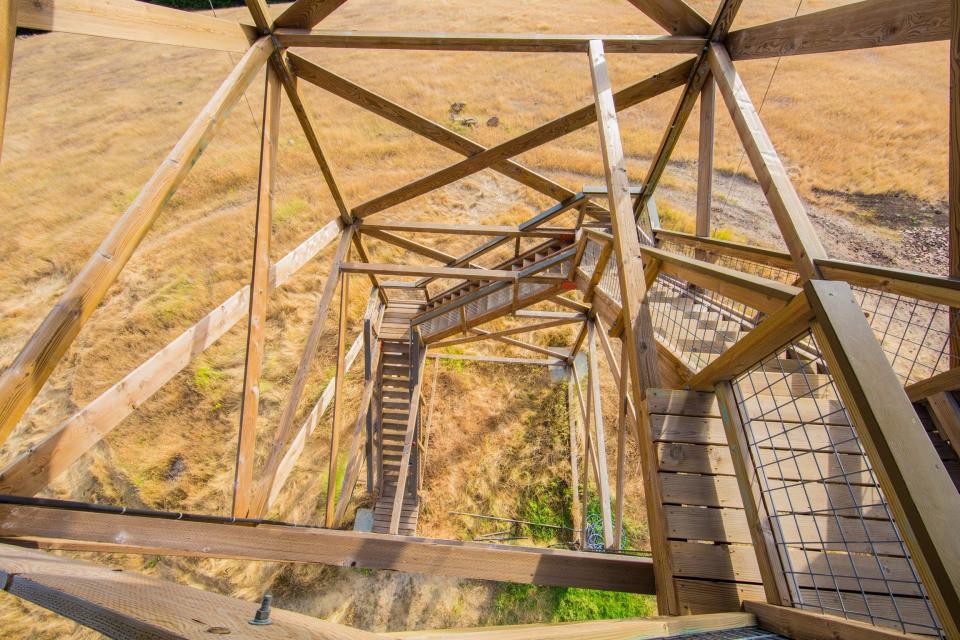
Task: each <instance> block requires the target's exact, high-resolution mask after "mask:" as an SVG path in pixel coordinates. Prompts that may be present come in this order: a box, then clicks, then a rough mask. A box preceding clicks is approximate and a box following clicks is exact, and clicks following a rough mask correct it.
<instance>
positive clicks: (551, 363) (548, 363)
mask: <svg viewBox="0 0 960 640" xmlns="http://www.w3.org/2000/svg"><path fill="white" fill-rule="evenodd" d="M427 357H428V358H440V359H442V360H464V361H466V362H486V363H493V364H532V365H540V366H545V367H563V366H566V364H567V363H566V362H565V361H563V360H544V359H538V358H502V357H497V356H471V355H465V354H460V353H431V354H429V355H428V356H427Z"/></svg>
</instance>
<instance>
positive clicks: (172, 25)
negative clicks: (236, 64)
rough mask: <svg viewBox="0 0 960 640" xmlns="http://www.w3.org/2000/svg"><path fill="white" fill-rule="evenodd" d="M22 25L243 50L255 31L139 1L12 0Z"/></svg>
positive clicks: (231, 23) (219, 20)
mask: <svg viewBox="0 0 960 640" xmlns="http://www.w3.org/2000/svg"><path fill="white" fill-rule="evenodd" d="M10 1H11V2H15V3H17V4H18V7H17V26H20V27H26V28H28V29H37V30H39V31H61V32H65V33H76V34H79V35H84V36H100V37H104V38H119V39H121V40H134V41H136V42H147V43H156V44H168V45H177V46H182V47H196V48H199V49H216V50H220V51H233V52H235V53H243V52H244V51H246V50H247V49H248V48H249V47H250V43H251V42H252V41H253V39H255V38H256V29H254V28H253V27H251V26H248V25H244V24H240V23H239V22H235V21H233V20H224V19H221V18H215V17H213V16H207V15H204V14H202V13H194V12H192V11H182V10H178V9H173V8H170V7H163V6H159V5H154V4H148V3H145V2H135V1H134V0H109V2H103V1H102V0H99V1H98V0H19V1H18V0H10Z"/></svg>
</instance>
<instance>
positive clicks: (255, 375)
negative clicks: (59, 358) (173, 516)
mask: <svg viewBox="0 0 960 640" xmlns="http://www.w3.org/2000/svg"><path fill="white" fill-rule="evenodd" d="M279 135H280V78H279V76H278V75H277V72H276V71H275V70H274V69H273V67H269V66H268V67H267V74H266V85H265V89H264V99H263V119H262V127H261V139H260V175H259V182H258V184H257V216H256V222H255V226H254V235H253V270H252V274H251V276H250V292H251V293H250V310H249V312H248V314H247V349H246V357H245V360H244V365H243V391H242V395H241V396H240V434H239V437H238V438H237V461H236V467H235V470H234V478H233V506H232V512H233V515H234V517H243V516H245V515H246V513H247V509H248V507H249V505H250V498H251V495H250V491H251V488H252V486H251V485H252V483H253V466H254V462H255V458H256V444H257V417H258V415H259V413H260V374H261V372H262V370H263V348H264V343H265V342H266V333H265V331H266V323H267V302H268V300H269V297H270V282H269V272H270V234H271V224H272V219H273V218H272V216H273V190H274V186H275V185H276V173H277V143H278V137H279Z"/></svg>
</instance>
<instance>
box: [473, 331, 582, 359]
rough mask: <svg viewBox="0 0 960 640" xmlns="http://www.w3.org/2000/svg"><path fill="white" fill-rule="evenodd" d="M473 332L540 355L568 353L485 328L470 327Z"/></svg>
mask: <svg viewBox="0 0 960 640" xmlns="http://www.w3.org/2000/svg"><path fill="white" fill-rule="evenodd" d="M470 332H471V333H475V334H477V335H479V336H484V337H486V338H489V339H490V340H494V341H496V342H500V343H502V344H506V345H509V346H511V347H517V348H518V349H526V350H527V351H533V352H534V353H539V354H540V355H545V356H551V357H553V358H559V359H561V360H562V359H564V358H566V357H567V354H565V353H560V352H559V351H554V350H552V349H545V348H543V347H540V346H538V345H535V344H529V343H527V342H523V341H521V340H514V339H513V338H506V337H503V336H491V335H490V332H489V331H484V330H483V329H470Z"/></svg>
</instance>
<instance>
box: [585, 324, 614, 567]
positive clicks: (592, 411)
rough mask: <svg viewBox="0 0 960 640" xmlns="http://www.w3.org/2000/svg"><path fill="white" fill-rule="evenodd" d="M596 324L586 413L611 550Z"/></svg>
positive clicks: (589, 338)
mask: <svg viewBox="0 0 960 640" xmlns="http://www.w3.org/2000/svg"><path fill="white" fill-rule="evenodd" d="M596 326H597V325H596V323H595V322H590V324H589V328H588V329H587V334H588V335H587V354H588V362H589V368H588V370H587V371H588V373H587V413H588V414H589V417H590V422H591V423H592V424H593V429H594V432H595V434H596V435H595V438H596V445H597V461H598V466H597V474H598V475H599V476H600V486H599V488H598V489H599V493H600V517H601V519H602V520H603V543H604V545H606V547H607V548H608V549H611V548H613V545H614V538H613V518H612V516H611V514H610V475H609V472H608V470H607V438H606V433H605V431H604V426H603V406H602V404H601V399H600V366H599V364H598V362H597V338H596Z"/></svg>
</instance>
